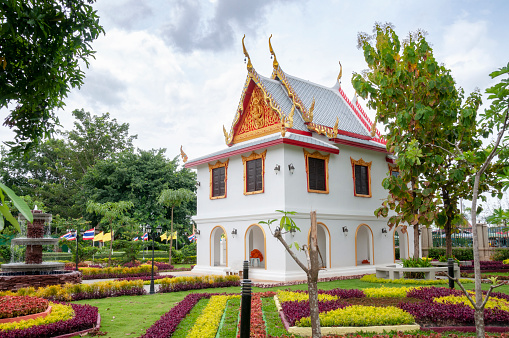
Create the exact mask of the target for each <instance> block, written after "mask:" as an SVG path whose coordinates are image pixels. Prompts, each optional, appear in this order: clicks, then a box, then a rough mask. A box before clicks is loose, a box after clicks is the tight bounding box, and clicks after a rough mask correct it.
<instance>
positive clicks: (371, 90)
mask: <svg viewBox="0 0 509 338" xmlns="http://www.w3.org/2000/svg"><path fill="white" fill-rule="evenodd" d="M374 31H375V34H374V35H368V34H365V33H360V34H359V37H358V40H359V46H360V47H362V49H363V51H364V57H365V60H366V62H367V64H368V67H369V69H368V71H367V72H365V74H364V76H362V75H360V74H354V76H353V79H352V83H353V86H354V88H355V89H356V90H357V92H358V93H359V94H360V96H362V97H364V98H368V103H367V104H368V106H369V107H370V108H372V109H375V110H376V112H377V115H376V119H375V123H376V122H381V123H383V124H384V125H385V129H386V139H387V149H388V150H389V151H391V152H393V153H394V154H396V155H397V159H396V164H397V165H398V167H399V170H400V175H399V176H397V177H395V176H389V177H387V178H386V179H384V181H383V186H384V187H385V188H386V189H387V190H388V191H389V196H388V198H387V199H386V200H385V201H384V202H383V205H382V207H381V208H379V209H377V210H376V212H375V214H376V215H377V216H383V217H387V216H388V213H389V210H394V211H396V215H393V216H391V217H390V218H389V220H388V224H389V226H390V227H392V226H395V225H396V226H397V225H399V224H408V225H411V226H412V227H413V230H414V231H413V232H414V255H418V253H419V226H420V225H430V224H432V223H435V224H436V225H439V226H442V227H444V229H445V231H446V236H447V237H446V243H447V247H448V252H449V255H452V242H451V232H452V231H453V225H455V224H461V221H462V218H461V217H460V212H459V210H458V207H457V205H458V203H457V202H458V201H459V199H460V197H466V196H468V191H469V190H470V189H469V186H470V180H471V177H470V176H469V175H468V171H469V168H468V167H467V166H465V165H464V164H462V163H461V162H458V161H457V160H456V159H455V157H454V155H452V154H451V152H450V149H451V148H452V147H459V148H460V149H475V148H478V147H479V146H480V145H481V142H480V141H479V140H478V139H477V138H476V136H477V134H476V124H475V121H476V111H477V108H478V107H479V105H480V96H479V93H478V92H474V93H473V94H472V95H470V96H469V98H468V99H467V100H466V102H465V103H463V102H462V98H463V92H462V91H461V90H457V89H456V86H455V82H454V79H453V78H452V76H451V74H450V72H449V70H447V69H446V68H445V67H444V66H442V65H439V64H438V62H437V61H436V60H435V58H434V56H433V50H432V48H431V47H430V45H429V44H428V42H427V41H426V39H425V36H424V33H423V32H420V31H418V32H416V33H411V34H409V36H408V38H407V39H406V40H405V41H403V42H402V41H400V39H399V37H398V36H397V34H396V33H395V31H394V30H393V28H392V26H391V25H390V24H386V25H379V24H376V25H375V29H374Z"/></svg>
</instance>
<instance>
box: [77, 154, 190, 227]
mask: <svg viewBox="0 0 509 338" xmlns="http://www.w3.org/2000/svg"><path fill="white" fill-rule="evenodd" d="M164 152H165V150H164V149H160V150H154V149H153V150H150V151H143V150H138V151H137V152H131V151H124V152H123V153H120V154H113V155H112V156H111V158H107V159H105V160H102V161H99V162H98V163H97V164H96V165H95V166H94V167H93V168H91V169H90V170H88V171H87V173H86V174H85V175H84V177H83V179H82V180H81V181H80V182H79V183H80V185H81V188H82V190H81V192H80V196H79V201H78V204H79V205H80V206H84V205H86V201H87V199H91V200H93V201H96V202H99V203H105V202H118V201H122V200H129V201H131V202H133V204H134V208H133V209H131V210H130V211H129V216H130V218H131V219H132V220H133V221H134V222H135V224H138V225H139V224H145V223H146V222H148V221H149V220H150V221H155V220H161V221H162V220H164V219H170V217H171V215H170V212H171V210H165V209H164V208H161V205H160V204H159V203H158V202H157V199H158V197H159V194H160V193H161V191H163V190H164V189H168V188H169V187H171V188H173V189H179V188H185V189H188V190H191V191H194V190H195V189H196V186H195V184H196V174H195V173H194V172H192V171H191V170H189V169H185V168H182V169H180V168H179V166H178V159H177V158H174V159H173V160H168V159H167V158H166V157H165V156H164ZM195 213H196V200H194V199H193V200H191V201H189V202H184V203H183V204H182V205H181V207H180V208H178V209H176V210H175V211H174V222H175V223H177V224H189V221H188V217H189V215H194V214H195ZM89 219H90V220H93V218H89ZM162 225H163V229H164V230H167V229H168V227H169V225H170V224H167V225H166V224H165V223H164V221H162Z"/></svg>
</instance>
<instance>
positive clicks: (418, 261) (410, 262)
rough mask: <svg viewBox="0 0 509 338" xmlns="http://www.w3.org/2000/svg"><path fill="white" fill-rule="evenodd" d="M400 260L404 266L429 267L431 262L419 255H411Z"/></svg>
mask: <svg viewBox="0 0 509 338" xmlns="http://www.w3.org/2000/svg"><path fill="white" fill-rule="evenodd" d="M401 262H402V263H403V267H404V268H427V267H431V266H432V265H431V262H429V261H428V260H424V259H422V258H419V257H411V258H409V259H402V260H401Z"/></svg>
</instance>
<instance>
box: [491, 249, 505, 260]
mask: <svg viewBox="0 0 509 338" xmlns="http://www.w3.org/2000/svg"><path fill="white" fill-rule="evenodd" d="M491 259H492V260H494V261H504V260H509V249H507V248H500V249H496V250H495V251H494V252H493V254H492V255H491ZM506 264H509V263H506Z"/></svg>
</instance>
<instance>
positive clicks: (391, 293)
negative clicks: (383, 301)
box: [363, 286, 414, 298]
mask: <svg viewBox="0 0 509 338" xmlns="http://www.w3.org/2000/svg"><path fill="white" fill-rule="evenodd" d="M412 289H414V288H413V287H400V288H398V287H396V288H388V287H386V286H382V287H380V288H366V289H364V290H363V291H364V294H366V297H372V298H380V297H406V295H407V293H408V291H410V290H412Z"/></svg>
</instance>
